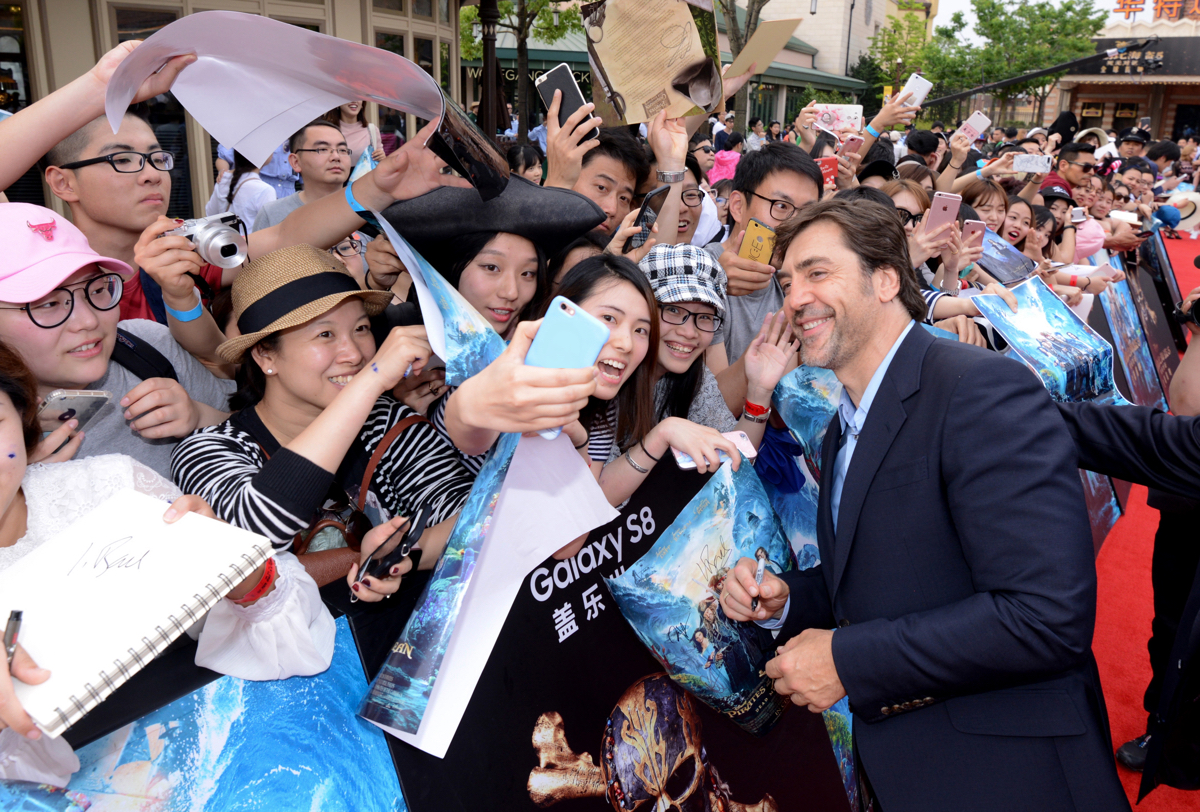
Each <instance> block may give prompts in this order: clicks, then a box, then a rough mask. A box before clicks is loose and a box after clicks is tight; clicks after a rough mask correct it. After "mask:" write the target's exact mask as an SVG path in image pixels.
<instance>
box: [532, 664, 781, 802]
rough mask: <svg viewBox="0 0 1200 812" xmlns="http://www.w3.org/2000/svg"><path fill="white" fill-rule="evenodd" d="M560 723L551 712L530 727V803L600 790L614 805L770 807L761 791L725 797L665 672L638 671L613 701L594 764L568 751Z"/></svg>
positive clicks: (687, 703)
mask: <svg viewBox="0 0 1200 812" xmlns="http://www.w3.org/2000/svg"><path fill="white" fill-rule="evenodd" d="M562 724H563V722H562V717H561V716H560V715H559V714H557V713H553V712H552V713H547V714H542V716H541V717H540V718H539V719H538V722H537V725H535V727H534V734H533V745H534V748H535V749H536V750H537V751H538V756H539V766H538V767H535V768H534V769H533V770H532V771H531V772H530V774H529V783H528V789H529V795H530V798H531V799H532V800H533V801H534V803H536V804H537V805H538V806H543V807H546V806H551V805H553V804H556V803H558V802H559V801H563V800H567V799H568V798H581V797H601V796H602V797H605V798H607V799H608V802H609V803H610V804H612V808H613V809H614V810H616V812H778V807H777V805H776V803H775V800H774V799H773V798H772V797H771V796H770V795H769V794H768V795H766V796H765V797H764V798H763V799H762V800H761V801H759V802H758V803H757V804H743V803H739V802H737V801H734V800H733V799H732V798H731V797H730V788H729V786H728V785H727V784H725V783H724V782H723V781H722V780H721V778H720V775H719V774H718V772H717V768H716V766H715V765H714V764H711V763H710V762H709V760H708V755H707V753H706V752H705V750H704V742H703V740H702V729H701V722H700V716H699V714H698V713H697V710H696V704H695V700H694V699H692V697H691V696H689V695H688V694H687V693H686V692H685V691H683V690H682V689H681V688H680V687H679V686H678V685H676V684H675V683H674V682H673V681H672V680H671V679H670V677H668V676H667V675H666V674H663V673H658V674H651V675H650V676H647V677H643V678H642V679H640V680H638V681H637V682H635V683H634V684H633V685H631V686H630V687H629V688H628V689H627V690H626V691H625V693H624V694H623V695H622V696H621V698H620V699H619V700H618V701H617V705H616V707H614V708H613V710H612V713H610V714H609V717H608V722H607V724H606V726H605V731H604V738H603V740H602V741H601V746H600V764H599V766H597V765H596V764H595V762H593V760H592V757H591V755H590V754H587V753H583V754H576V753H574V752H572V751H571V748H570V747H569V746H568V745H567V741H566V736H565V734H564V733H563V729H562Z"/></svg>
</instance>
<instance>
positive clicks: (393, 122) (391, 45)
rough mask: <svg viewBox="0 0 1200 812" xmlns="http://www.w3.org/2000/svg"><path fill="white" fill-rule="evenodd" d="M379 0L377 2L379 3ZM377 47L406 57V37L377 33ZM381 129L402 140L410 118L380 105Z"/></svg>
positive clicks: (405, 136) (398, 111)
mask: <svg viewBox="0 0 1200 812" xmlns="http://www.w3.org/2000/svg"><path fill="white" fill-rule="evenodd" d="M378 2H379V0H376V3H378ZM375 47H376V48H378V49H380V50H381V51H391V52H392V53H394V54H399V55H400V56H404V35H403V34H387V33H384V32H382V31H376V32H375ZM379 129H380V130H381V131H383V132H385V133H388V132H392V133H395V134H396V135H398V136H400V137H401V138H407V135H406V132H407V130H408V116H407V115H405V114H404V113H403V112H401V111H400V110H393V109H392V108H391V107H384V106H383V105H382V104H381V105H379Z"/></svg>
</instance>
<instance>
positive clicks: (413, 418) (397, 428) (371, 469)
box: [358, 414, 429, 510]
mask: <svg viewBox="0 0 1200 812" xmlns="http://www.w3.org/2000/svg"><path fill="white" fill-rule="evenodd" d="M428 422H429V421H428V420H426V419H425V418H423V417H421V415H419V414H410V415H409V416H408V417H406V418H404V419H403V420H401V421H400V422H398V423H397V424H396V425H394V426H392V427H391V429H389V430H388V433H387V434H385V435H383V439H381V440H380V441H379V445H377V446H375V452H374V453H373V454H371V459H370V460H368V461H367V469H366V470H365V471H363V478H362V487H361V488H359V489H358V502H359V505H358V508H359V510H362V507H363V504H362V503H363V500H364V499H365V498H366V496H367V488H368V487H369V486H370V484H371V477H373V476H374V475H375V469H376V468H378V467H379V462H380V460H382V459H383V455H384V454H386V453H387V450H388V449H389V448H391V446H392V443H394V442H396V438H397V437H399V436H400V435H401V434H403V433H404V432H405V430H406V429H408V428H409V427H410V426H415V425H416V424H417V423H428Z"/></svg>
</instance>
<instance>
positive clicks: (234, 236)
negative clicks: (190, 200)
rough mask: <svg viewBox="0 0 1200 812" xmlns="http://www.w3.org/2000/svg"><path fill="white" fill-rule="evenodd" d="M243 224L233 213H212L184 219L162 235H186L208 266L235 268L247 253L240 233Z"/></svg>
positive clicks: (244, 259)
mask: <svg viewBox="0 0 1200 812" xmlns="http://www.w3.org/2000/svg"><path fill="white" fill-rule="evenodd" d="M244 230H245V225H244V224H243V223H242V221H241V219H240V218H239V217H238V216H237V215H236V214H234V213H233V212H228V211H227V212H225V213H224V214H214V215H213V216H212V217H200V218H197V219H195V220H184V221H183V225H181V226H180V227H179V228H175V229H172V230H170V231H168V232H166V233H165V234H163V236H164V237H176V236H178V237H187V238H188V239H189V240H191V241H192V242H193V243H195V245H196V253H197V254H199V255H200V258H201V259H202V260H204V261H205V262H207V263H209V264H210V265H216V266H217V267H218V268H236V267H238V266H239V265H241V264H242V263H243V262H245V261H246V257H247V255H248V252H247V249H246V238H245V237H244V236H243V235H242V231H244Z"/></svg>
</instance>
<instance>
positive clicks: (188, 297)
mask: <svg viewBox="0 0 1200 812" xmlns="http://www.w3.org/2000/svg"><path fill="white" fill-rule="evenodd" d="M180 222H181V221H179V220H172V219H171V218H169V217H159V218H158V219H157V220H155V221H154V222H153V223H151V224H150V226H148V227H147V228H146V230H145V231H143V232H142V235H141V236H140V237H138V241H137V244H136V245H135V246H134V247H133V258H134V261H135V262H136V263H137V264H138V266H139V267H140V268H141V269H142V270H143V271H145V272H146V273H148V274H150V278H151V279H153V280H154V281H155V282H157V283H158V284H159V286H160V287H161V288H162V292H163V301H164V302H166V304H167V307H169V308H171V309H172V310H178V311H180V312H187V311H188V310H191V309H192V308H194V307H195V306H196V293H195V286H196V283H195V282H194V281H193V280H192V278H191V277H190V276H188V274H190V273H191V274H199V273H200V269H201V268H203V267H204V260H203V259H201V258H200V255H199V254H198V253H196V244H195V243H193V242H192V241H191V240H189V239H188V238H187V237H180V236H173V237H164V236H162V235H163V234H164V233H166V232H168V231H170V230H171V229H173V228H176V227H178V226H179V224H180Z"/></svg>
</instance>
